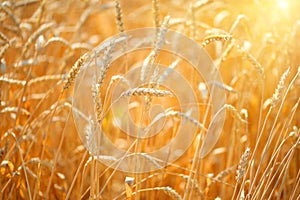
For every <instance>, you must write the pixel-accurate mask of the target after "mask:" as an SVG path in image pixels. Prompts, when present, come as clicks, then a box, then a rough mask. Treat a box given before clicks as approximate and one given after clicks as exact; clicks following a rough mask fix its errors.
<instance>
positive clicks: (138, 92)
mask: <svg viewBox="0 0 300 200" xmlns="http://www.w3.org/2000/svg"><path fill="white" fill-rule="evenodd" d="M148 95H149V96H155V97H165V96H174V95H173V93H172V92H170V91H167V90H159V89H154V88H132V89H129V90H127V91H125V92H123V93H122V94H121V97H123V96H126V97H130V96H148Z"/></svg>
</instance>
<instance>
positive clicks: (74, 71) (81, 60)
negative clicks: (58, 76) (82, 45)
mask: <svg viewBox="0 0 300 200" xmlns="http://www.w3.org/2000/svg"><path fill="white" fill-rule="evenodd" d="M87 58H88V54H87V53H85V54H83V55H82V56H81V57H80V58H79V59H78V60H77V61H76V62H75V64H74V65H73V66H72V68H71V70H70V71H69V74H68V76H67V78H66V80H65V82H64V86H63V89H64V90H67V89H68V88H69V87H70V86H71V85H72V84H73V82H74V80H75V78H76V76H77V75H78V73H79V71H80V68H81V67H82V66H83V65H84V62H85V61H86V60H87Z"/></svg>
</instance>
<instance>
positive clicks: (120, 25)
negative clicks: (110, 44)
mask: <svg viewBox="0 0 300 200" xmlns="http://www.w3.org/2000/svg"><path fill="white" fill-rule="evenodd" d="M115 9H116V23H117V28H118V31H119V33H124V31H125V28H124V23H123V13H122V9H121V4H120V0H115Z"/></svg>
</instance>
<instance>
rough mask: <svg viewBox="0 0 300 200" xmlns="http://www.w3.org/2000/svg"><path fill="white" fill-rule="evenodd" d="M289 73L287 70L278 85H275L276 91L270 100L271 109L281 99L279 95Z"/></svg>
mask: <svg viewBox="0 0 300 200" xmlns="http://www.w3.org/2000/svg"><path fill="white" fill-rule="evenodd" d="M289 73H290V68H288V69H287V70H286V71H285V72H284V73H283V74H282V76H281V78H280V80H279V83H278V84H277V87H276V90H275V92H274V94H273V96H272V98H271V105H272V107H275V106H276V105H277V103H278V101H279V99H280V97H281V94H282V92H283V89H284V87H285V86H284V85H285V80H286V78H287V76H288V74H289Z"/></svg>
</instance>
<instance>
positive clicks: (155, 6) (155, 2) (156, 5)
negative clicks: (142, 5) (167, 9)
mask: <svg viewBox="0 0 300 200" xmlns="http://www.w3.org/2000/svg"><path fill="white" fill-rule="evenodd" d="M152 14H153V21H154V25H155V27H157V28H158V27H159V26H160V19H159V0H152Z"/></svg>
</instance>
